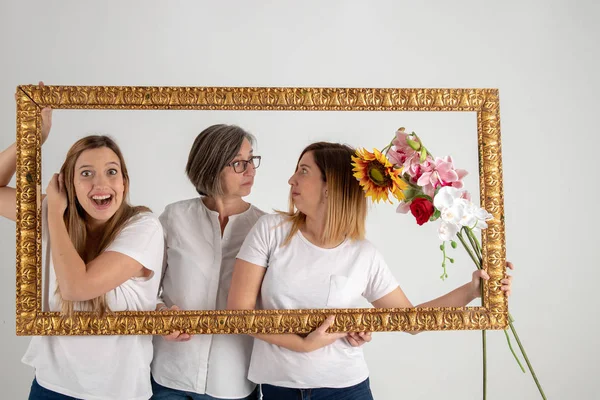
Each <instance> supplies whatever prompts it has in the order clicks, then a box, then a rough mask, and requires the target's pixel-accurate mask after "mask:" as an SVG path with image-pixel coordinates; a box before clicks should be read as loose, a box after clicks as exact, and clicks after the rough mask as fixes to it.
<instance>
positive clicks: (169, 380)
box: [152, 197, 264, 399]
mask: <svg viewBox="0 0 600 400" xmlns="http://www.w3.org/2000/svg"><path fill="white" fill-rule="evenodd" d="M262 215H264V212H262V211H261V210H259V209H258V208H256V207H254V206H250V208H249V209H248V210H246V211H244V212H243V213H241V214H237V215H232V216H230V217H229V221H228V223H227V225H226V226H225V230H224V232H223V236H222V237H221V225H220V223H219V219H218V217H219V214H218V213H217V212H216V211H212V210H209V209H208V208H207V207H206V206H205V205H204V202H203V201H202V198H200V197H198V198H194V199H190V200H184V201H180V202H177V203H174V204H170V205H168V206H167V207H166V208H165V211H164V212H163V214H162V215H161V216H160V221H161V223H162V224H163V229H164V232H165V239H166V253H167V266H166V268H165V271H164V278H163V281H162V293H161V297H162V299H161V301H162V302H164V303H165V304H166V305H167V306H169V307H170V306H172V305H173V304H175V305H177V306H179V307H180V308H181V309H183V310H223V309H225V308H226V306H227V294H228V293H229V286H230V285H231V276H232V274H233V265H234V263H235V256H236V255H237V253H238V251H239V249H240V246H241V245H242V243H243V242H244V239H245V238H246V235H247V234H248V232H249V231H250V229H251V228H252V227H253V226H254V224H255V223H256V221H257V220H258V218H259V217H260V216H262ZM251 352H252V338H251V337H250V336H246V335H193V336H192V338H191V339H190V340H189V341H187V342H168V341H166V340H164V339H163V338H161V337H158V336H157V337H155V338H154V360H153V361H152V376H153V377H154V379H155V380H156V382H158V383H159V384H161V385H163V386H167V387H170V388H173V389H177V390H183V391H187V392H194V393H199V394H208V395H210V396H212V397H217V398H228V399H231V398H242V397H246V396H248V395H249V394H250V393H251V392H252V391H253V390H254V388H255V386H256V385H255V384H254V383H252V382H250V381H249V380H248V379H247V376H248V366H249V364H250V353H251Z"/></svg>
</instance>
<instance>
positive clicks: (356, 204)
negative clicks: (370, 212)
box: [282, 142, 367, 246]
mask: <svg viewBox="0 0 600 400" xmlns="http://www.w3.org/2000/svg"><path fill="white" fill-rule="evenodd" d="M309 151H310V152H312V154H313V157H314V159H315V163H316V164H317V166H318V167H319V170H320V171H321V178H322V179H323V181H324V182H325V183H326V185H327V211H326V216H325V229H324V230H323V235H322V237H321V238H320V240H321V243H323V244H325V245H333V244H336V243H339V242H340V241H341V240H343V239H344V237H348V238H350V239H353V240H362V239H364V238H365V221H366V218H367V199H366V198H365V195H364V192H363V190H362V189H361V187H360V185H359V183H358V181H357V180H356V178H354V176H353V173H352V165H351V162H352V159H351V157H352V156H353V155H355V150H354V149H353V148H352V147H350V146H348V145H345V144H341V143H330V142H317V143H313V144H311V145H309V146H307V147H306V148H305V149H304V150H303V151H302V153H301V154H300V157H298V163H297V164H296V168H298V164H299V163H300V160H301V159H302V156H303V155H304V154H305V153H308V152H309ZM282 214H284V215H286V216H287V217H288V220H289V221H291V222H292V229H291V230H290V233H289V235H288V237H287V238H286V240H285V242H284V244H283V245H284V246H285V245H287V244H288V243H289V242H290V240H292V237H293V236H294V235H295V234H296V232H298V230H299V229H300V227H302V225H304V223H305V222H306V215H305V214H303V213H302V212H300V211H299V210H297V209H296V207H295V206H294V200H293V199H292V190H291V189H290V197H289V210H288V212H286V213H282Z"/></svg>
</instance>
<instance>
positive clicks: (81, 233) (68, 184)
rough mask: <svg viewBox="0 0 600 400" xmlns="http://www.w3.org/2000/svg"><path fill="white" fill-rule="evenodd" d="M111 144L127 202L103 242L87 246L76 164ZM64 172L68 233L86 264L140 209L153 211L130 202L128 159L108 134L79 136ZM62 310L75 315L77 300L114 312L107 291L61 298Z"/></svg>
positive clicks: (108, 226) (92, 308)
mask: <svg viewBox="0 0 600 400" xmlns="http://www.w3.org/2000/svg"><path fill="white" fill-rule="evenodd" d="M102 147H107V148H109V149H110V150H112V151H113V152H114V153H115V154H116V155H117V157H118V158H119V162H120V164H121V174H122V175H123V186H124V189H123V201H122V202H121V205H120V207H119V208H118V209H117V211H116V212H115V214H114V215H113V216H112V217H110V219H109V220H108V221H106V223H105V224H104V226H103V228H102V234H101V237H100V243H99V245H98V246H97V247H94V248H89V247H88V246H87V238H88V214H87V213H86V212H85V210H84V209H83V207H82V206H81V204H80V203H79V200H77V195H76V194H75V183H74V178H75V163H76V162H77V160H78V159H79V156H80V155H81V153H83V152H84V151H85V150H90V149H98V148H102ZM60 172H61V173H62V175H63V179H64V185H65V191H66V193H67V208H66V210H65V213H64V215H63V220H64V222H65V226H66V227H67V232H69V237H70V238H71V242H73V246H74V247H75V250H77V253H78V254H79V256H80V257H81V258H82V260H83V262H84V263H85V264H87V263H89V262H90V261H92V260H93V259H95V258H96V257H98V255H100V253H102V252H103V251H104V249H106V248H107V247H108V245H109V244H110V243H111V242H112V241H113V240H114V239H115V237H116V236H117V234H118V233H119V232H120V231H121V229H123V227H124V226H125V224H126V223H127V221H129V219H130V218H131V217H133V216H135V215H136V214H138V213H140V212H147V211H150V209H148V208H147V207H143V206H138V207H132V206H131V205H130V204H129V202H128V195H129V174H128V173H127V166H126V165H125V159H124V158H123V154H122V153H121V150H120V149H119V146H117V144H116V143H115V142H114V140H112V139H111V138H110V137H108V136H99V135H92V136H86V137H84V138H82V139H79V140H78V141H77V142H75V144H73V146H71V148H70V149H69V151H68V153H67V157H66V159H65V162H64V163H63V165H62V167H61V169H60ZM56 293H58V294H59V295H60V287H57V288H56ZM60 302H61V312H62V313H63V314H64V315H68V316H72V315H73V311H74V306H75V303H77V304H78V305H80V306H81V309H82V310H84V311H93V312H96V313H98V314H100V315H104V314H105V313H106V312H110V309H109V308H108V305H107V303H106V294H103V295H101V296H98V297H96V298H95V299H91V300H86V301H70V300H64V299H63V298H62V297H60Z"/></svg>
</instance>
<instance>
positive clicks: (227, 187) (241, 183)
mask: <svg viewBox="0 0 600 400" xmlns="http://www.w3.org/2000/svg"><path fill="white" fill-rule="evenodd" d="M252 156H253V149H252V144H251V143H250V142H249V141H248V139H244V140H243V141H242V145H241V146H240V150H239V151H238V154H237V155H236V156H235V157H234V159H233V160H232V161H231V163H230V165H227V166H226V167H225V168H223V170H222V171H221V185H222V188H223V196H225V197H244V196H248V195H249V194H250V192H251V191H252V185H254V176H255V175H256V168H254V166H253V165H252V164H251V163H249V164H248V165H247V166H246V170H245V171H244V172H239V173H238V172H235V170H234V169H233V167H232V166H231V164H233V163H235V162H236V161H248V160H250V158H251V157H252Z"/></svg>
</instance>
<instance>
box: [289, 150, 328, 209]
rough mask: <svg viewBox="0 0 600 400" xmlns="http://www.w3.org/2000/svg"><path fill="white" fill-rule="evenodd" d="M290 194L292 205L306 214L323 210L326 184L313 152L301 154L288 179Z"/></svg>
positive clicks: (324, 207)
mask: <svg viewBox="0 0 600 400" xmlns="http://www.w3.org/2000/svg"><path fill="white" fill-rule="evenodd" d="M288 183H289V184H290V186H291V188H290V194H291V197H292V200H293V202H294V206H296V208H297V209H298V211H300V212H302V213H303V214H305V215H307V216H314V215H317V214H318V213H320V212H321V213H322V212H324V210H325V209H326V207H327V205H326V202H325V198H326V192H327V190H326V189H327V184H326V183H325V181H324V180H323V172H321V169H320V168H319V166H318V165H317V163H316V162H315V159H314V156H313V152H312V151H307V152H306V153H304V154H303V155H302V157H301V158H300V161H298V166H297V167H296V172H295V173H294V175H292V177H291V178H290V179H289V180H288Z"/></svg>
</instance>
